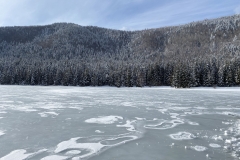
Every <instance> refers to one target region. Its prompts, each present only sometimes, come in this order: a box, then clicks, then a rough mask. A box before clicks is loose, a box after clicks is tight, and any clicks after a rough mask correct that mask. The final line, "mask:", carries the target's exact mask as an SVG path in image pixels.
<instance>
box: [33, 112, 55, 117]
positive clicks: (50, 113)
mask: <svg viewBox="0 0 240 160" xmlns="http://www.w3.org/2000/svg"><path fill="white" fill-rule="evenodd" d="M38 114H39V115H40V116H41V117H48V116H50V115H52V116H58V115H59V114H58V113H56V112H41V113H38Z"/></svg>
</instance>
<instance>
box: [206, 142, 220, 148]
mask: <svg viewBox="0 0 240 160" xmlns="http://www.w3.org/2000/svg"><path fill="white" fill-rule="evenodd" d="M209 146H210V147H212V148H220V147H221V146H220V145H219V144H215V143H210V144H209Z"/></svg>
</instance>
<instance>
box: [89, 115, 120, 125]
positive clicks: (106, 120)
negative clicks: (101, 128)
mask: <svg viewBox="0 0 240 160" xmlns="http://www.w3.org/2000/svg"><path fill="white" fill-rule="evenodd" d="M119 119H123V117H120V116H99V117H98V118H90V119H87V120H85V122H86V123H97V124H113V123H115V122H117V121H118V120H119Z"/></svg>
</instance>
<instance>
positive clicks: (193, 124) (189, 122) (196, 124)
mask: <svg viewBox="0 0 240 160" xmlns="http://www.w3.org/2000/svg"><path fill="white" fill-rule="evenodd" d="M188 124H190V125H192V126H198V125H199V123H197V122H191V121H188Z"/></svg>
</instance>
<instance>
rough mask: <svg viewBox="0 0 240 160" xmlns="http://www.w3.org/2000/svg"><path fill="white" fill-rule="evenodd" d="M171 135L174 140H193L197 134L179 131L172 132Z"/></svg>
mask: <svg viewBox="0 0 240 160" xmlns="http://www.w3.org/2000/svg"><path fill="white" fill-rule="evenodd" d="M169 136H170V137H171V138H172V139H174V140H191V139H194V138H196V136H194V135H193V134H192V133H189V132H178V133H175V134H170V135H169Z"/></svg>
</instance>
